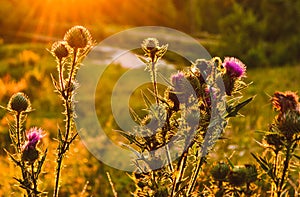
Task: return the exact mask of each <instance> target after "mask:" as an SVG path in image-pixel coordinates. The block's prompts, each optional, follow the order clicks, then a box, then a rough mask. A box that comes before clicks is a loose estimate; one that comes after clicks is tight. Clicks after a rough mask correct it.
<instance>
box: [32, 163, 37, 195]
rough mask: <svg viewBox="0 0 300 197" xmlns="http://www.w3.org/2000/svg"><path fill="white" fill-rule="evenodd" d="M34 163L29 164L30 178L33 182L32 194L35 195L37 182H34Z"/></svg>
mask: <svg viewBox="0 0 300 197" xmlns="http://www.w3.org/2000/svg"><path fill="white" fill-rule="evenodd" d="M34 174H35V173H34V163H32V164H31V179H32V182H33V192H34V193H33V194H34V196H37V193H38V192H37V182H36V177H35V175H34Z"/></svg>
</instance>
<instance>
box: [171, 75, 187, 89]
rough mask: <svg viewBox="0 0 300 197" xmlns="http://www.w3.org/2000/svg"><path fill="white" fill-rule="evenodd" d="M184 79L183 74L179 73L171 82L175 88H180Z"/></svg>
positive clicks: (172, 77)
mask: <svg viewBox="0 0 300 197" xmlns="http://www.w3.org/2000/svg"><path fill="white" fill-rule="evenodd" d="M184 79H185V77H184V73H183V72H178V73H176V74H174V75H172V76H171V81H172V84H173V85H174V87H175V88H176V87H178V86H180V84H182V81H183V80H184Z"/></svg>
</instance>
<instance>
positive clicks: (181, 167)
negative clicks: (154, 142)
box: [171, 151, 187, 197]
mask: <svg viewBox="0 0 300 197" xmlns="http://www.w3.org/2000/svg"><path fill="white" fill-rule="evenodd" d="M186 161H187V152H186V151H185V152H184V153H183V155H182V156H181V157H180V161H179V162H178V164H179V165H178V166H177V170H176V171H177V172H178V176H176V177H175V179H174V181H173V186H172V192H171V197H173V196H174V195H175V193H176V191H177V189H178V185H177V184H178V183H179V182H180V181H181V179H182V177H183V173H184V169H185V166H186V165H185V164H186Z"/></svg>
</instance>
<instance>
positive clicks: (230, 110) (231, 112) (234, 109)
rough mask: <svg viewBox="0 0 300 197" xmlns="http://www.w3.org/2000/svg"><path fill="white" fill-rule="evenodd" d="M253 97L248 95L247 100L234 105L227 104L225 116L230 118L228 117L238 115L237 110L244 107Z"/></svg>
mask: <svg viewBox="0 0 300 197" xmlns="http://www.w3.org/2000/svg"><path fill="white" fill-rule="evenodd" d="M253 98H254V97H250V98H248V99H247V100H245V101H243V102H241V103H239V104H237V105H236V106H234V107H233V106H229V107H227V109H226V111H227V113H228V114H227V115H226V117H225V118H230V117H235V116H237V115H238V112H239V111H240V110H241V109H242V108H243V107H244V106H246V105H247V104H248V103H250V102H251V101H252V100H253Z"/></svg>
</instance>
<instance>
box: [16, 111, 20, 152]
mask: <svg viewBox="0 0 300 197" xmlns="http://www.w3.org/2000/svg"><path fill="white" fill-rule="evenodd" d="M16 132H17V152H18V153H21V139H20V134H21V130H20V113H17V114H16Z"/></svg>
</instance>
